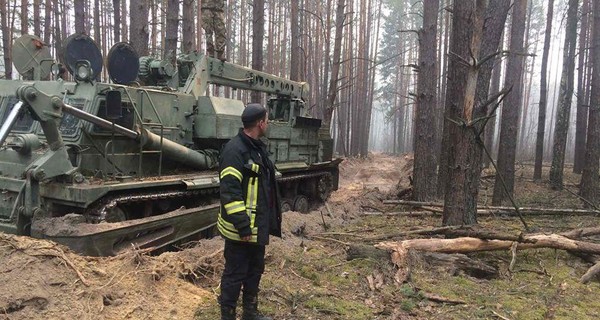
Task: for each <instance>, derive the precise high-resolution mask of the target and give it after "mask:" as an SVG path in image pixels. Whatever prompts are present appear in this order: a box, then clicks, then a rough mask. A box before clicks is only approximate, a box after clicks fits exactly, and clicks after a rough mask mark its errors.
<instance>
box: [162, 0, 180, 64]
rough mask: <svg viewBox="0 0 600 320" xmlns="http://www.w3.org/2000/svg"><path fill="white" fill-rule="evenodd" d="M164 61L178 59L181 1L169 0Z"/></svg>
mask: <svg viewBox="0 0 600 320" xmlns="http://www.w3.org/2000/svg"><path fill="white" fill-rule="evenodd" d="M166 27H167V28H166V33H165V44H164V51H163V59H167V57H170V58H171V60H172V62H173V63H174V62H175V61H176V59H177V33H178V29H179V0H167V26H166Z"/></svg>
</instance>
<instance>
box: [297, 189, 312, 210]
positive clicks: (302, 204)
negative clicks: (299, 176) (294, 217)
mask: <svg viewBox="0 0 600 320" xmlns="http://www.w3.org/2000/svg"><path fill="white" fill-rule="evenodd" d="M309 210H310V204H309V203H308V198H307V197H306V196H304V195H301V194H299V195H297V196H296V197H295V198H294V211H296V212H300V213H308V211H309Z"/></svg>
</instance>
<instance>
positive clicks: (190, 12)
mask: <svg viewBox="0 0 600 320" xmlns="http://www.w3.org/2000/svg"><path fill="white" fill-rule="evenodd" d="M182 23H183V25H182V27H183V30H182V31H183V35H182V39H183V44H182V46H181V47H182V51H183V53H189V52H192V51H194V50H195V49H196V29H195V28H194V0H183V22H182Z"/></svg>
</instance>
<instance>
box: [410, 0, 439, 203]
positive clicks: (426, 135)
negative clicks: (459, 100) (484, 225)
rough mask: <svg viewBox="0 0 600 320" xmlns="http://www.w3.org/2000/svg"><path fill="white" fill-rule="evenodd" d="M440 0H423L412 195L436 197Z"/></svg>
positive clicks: (431, 198)
mask: <svg viewBox="0 0 600 320" xmlns="http://www.w3.org/2000/svg"><path fill="white" fill-rule="evenodd" d="M439 6H440V1H439V0H424V1H423V29H421V30H419V73H418V74H417V117H416V123H415V127H416V130H415V160H414V170H413V175H414V181H413V197H414V199H415V200H417V201H428V200H433V199H434V198H435V195H436V190H437V189H436V180H437V172H436V169H437V159H436V153H435V151H434V150H432V149H431V146H432V145H435V140H434V139H435V137H436V135H435V129H436V128H435V124H436V107H437V105H436V83H437V75H436V69H437V62H438V61H437V54H436V48H435V45H436V43H437V39H436V38H437V21H438V9H439Z"/></svg>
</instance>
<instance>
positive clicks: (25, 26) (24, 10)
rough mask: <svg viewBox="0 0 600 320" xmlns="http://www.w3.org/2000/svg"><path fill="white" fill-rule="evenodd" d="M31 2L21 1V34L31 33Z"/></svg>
mask: <svg viewBox="0 0 600 320" xmlns="http://www.w3.org/2000/svg"><path fill="white" fill-rule="evenodd" d="M28 7H29V1H27V0H21V34H27V32H28V31H29V12H28V11H29V8H28Z"/></svg>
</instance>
